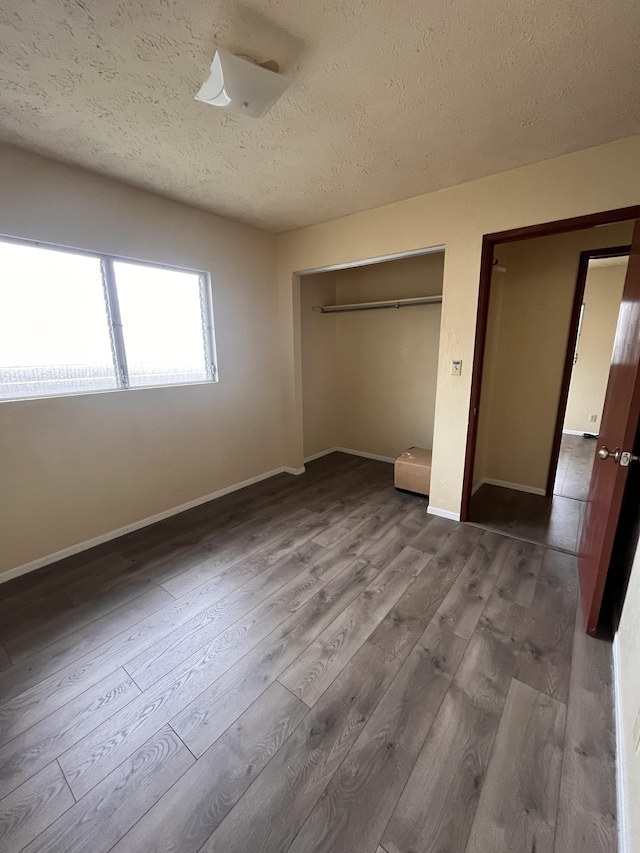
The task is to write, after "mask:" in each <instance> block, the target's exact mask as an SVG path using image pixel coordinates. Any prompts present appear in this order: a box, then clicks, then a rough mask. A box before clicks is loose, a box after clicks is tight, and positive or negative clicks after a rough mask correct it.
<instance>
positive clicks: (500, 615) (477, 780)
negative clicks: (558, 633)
mask: <svg viewBox="0 0 640 853" xmlns="http://www.w3.org/2000/svg"><path fill="white" fill-rule="evenodd" d="M527 627H528V619H527V614H526V611H525V610H524V609H523V608H521V607H519V605H517V604H513V603H512V602H508V601H505V600H503V599H500V598H498V597H497V596H492V597H491V598H490V600H489V602H488V603H487V606H486V608H485V611H484V613H483V615H482V617H481V619H480V622H479V624H478V627H477V628H476V630H475V632H474V634H473V636H472V638H471V640H470V641H469V644H468V646H467V649H466V652H465V654H464V656H463V658H462V661H461V662H460V665H459V667H458V669H457V671H456V674H455V676H454V678H453V682H452V684H451V686H450V688H449V690H448V691H447V693H446V694H445V697H444V699H443V701H442V705H441V706H440V710H439V712H438V715H437V716H436V719H435V721H434V723H433V725H432V727H431V729H430V731H429V734H428V736H427V739H426V741H425V743H424V746H423V748H422V750H421V752H420V754H419V756H418V759H417V761H416V764H415V766H414V768H413V771H412V773H411V776H410V777H409V780H408V782H407V785H406V787H405V789H404V791H403V793H402V796H401V797H400V800H399V801H398V805H397V806H396V809H395V811H394V813H393V815H392V817H391V820H390V821H389V825H388V826H387V829H386V831H385V833H384V834H383V836H382V839H381V842H382V844H383V846H384V847H385V848H386V849H387V850H388V851H389V853H407V851H412V853H440V851H444V850H451V851H454V850H455V851H463V850H464V849H465V845H466V843H467V839H468V835H469V832H470V830H471V824H472V822H473V818H474V815H475V811H476V806H477V804H478V799H479V796H480V791H481V788H482V785H483V782H484V778H485V774H486V772H487V767H488V765H489V759H490V756H491V752H492V750H493V745H494V740H495V736H496V733H497V731H498V725H499V723H500V718H501V715H502V711H503V708H504V703H505V701H506V698H507V693H508V690H509V685H510V683H511V678H512V675H513V670H514V668H515V664H516V659H517V654H518V651H519V648H520V646H521V645H522V642H523V641H524V635H525V632H526V629H527Z"/></svg>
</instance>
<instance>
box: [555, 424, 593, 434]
mask: <svg viewBox="0 0 640 853" xmlns="http://www.w3.org/2000/svg"><path fill="white" fill-rule="evenodd" d="M594 426H595V424H594ZM585 432H589V430H588V429H563V430H562V434H563V435H584V434H585Z"/></svg>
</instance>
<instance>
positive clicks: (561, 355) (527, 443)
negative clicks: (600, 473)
mask: <svg viewBox="0 0 640 853" xmlns="http://www.w3.org/2000/svg"><path fill="white" fill-rule="evenodd" d="M632 228H633V225H632V223H630V222H626V223H619V224H617V225H610V226H606V227H603V228H592V229H590V230H585V231H576V232H573V233H569V234H560V235H557V236H553V237H541V238H537V239H534V240H523V241H519V242H516V243H510V244H508V245H505V246H497V247H496V256H497V257H498V259H499V261H500V264H501V265H503V266H505V267H506V270H507V271H506V273H495V274H494V279H497V278H498V277H500V286H499V289H498V290H496V292H495V294H492V300H491V302H492V303H497V304H494V305H491V309H492V310H491V314H492V320H493V328H492V329H491V330H490V336H491V340H490V342H489V356H490V357H489V359H488V363H487V365H485V373H484V378H483V383H486V384H483V391H482V399H481V404H480V414H479V432H480V434H481V438H482V447H481V451H482V452H481V454H480V455H479V458H478V460H477V464H476V471H475V473H474V481H475V482H478V481H479V480H480V479H482V478H485V479H487V480H489V481H497V482H498V483H509V484H514V485H517V486H521V487H525V488H527V489H531V490H534V491H539V492H542V493H544V490H545V486H546V482H547V476H548V473H549V464H550V461H551V449H552V444H553V437H554V434H555V424H556V418H557V414H558V405H559V401H560V385H561V383H562V374H563V371H564V364H565V356H566V350H567V341H568V336H569V324H570V320H571V312H572V308H573V300H574V294H575V286H576V278H577V274H578V264H579V261H580V252H582V251H584V250H585V249H596V248H600V247H602V246H615V245H622V244H626V243H628V242H630V240H631V232H632ZM618 304H619V301H618ZM498 306H499V308H498ZM498 310H499V315H498ZM496 338H497V340H496ZM611 343H612V339H611ZM610 354H611V349H609V357H610ZM607 373H608V370H607ZM605 385H606V378H605Z"/></svg>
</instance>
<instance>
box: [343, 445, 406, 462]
mask: <svg viewBox="0 0 640 853" xmlns="http://www.w3.org/2000/svg"><path fill="white" fill-rule="evenodd" d="M336 450H337V451H338V452H339V453H350V454H351V455H352V456H364V458H365V459H375V460H376V462H391V464H393V463H394V462H395V461H396V460H395V458H394V457H393V456H378V454H377V453H365V452H364V450H351V449H350V448H348V447H336Z"/></svg>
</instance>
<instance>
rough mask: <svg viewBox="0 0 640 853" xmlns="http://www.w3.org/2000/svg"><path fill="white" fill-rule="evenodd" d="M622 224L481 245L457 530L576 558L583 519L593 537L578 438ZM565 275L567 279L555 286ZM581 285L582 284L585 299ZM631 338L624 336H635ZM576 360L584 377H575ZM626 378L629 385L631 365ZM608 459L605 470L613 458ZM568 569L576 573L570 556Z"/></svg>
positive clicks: (577, 226)
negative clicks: (478, 529) (480, 531)
mask: <svg viewBox="0 0 640 853" xmlns="http://www.w3.org/2000/svg"><path fill="white" fill-rule="evenodd" d="M629 214H632V217H635V216H637V214H638V209H637V208H632V209H626V210H624V211H614V212H611V213H608V214H599V215H597V216H592V217H584V218H581V219H580V220H573V221H572V220H568V221H564V222H559V223H550V224H548V225H546V226H536V227H534V228H531V229H522V230H521V231H516V232H505V233H503V234H495V235H488V236H487V237H485V241H484V247H483V266H482V278H481V288H480V304H479V315H478V328H477V336H476V353H475V363H474V372H473V380H472V404H471V411H470V423H469V436H468V446H467V458H466V469H465V483H464V495H463V506H462V519H463V520H465V521H471V522H472V523H477V524H481V525H482V526H489V527H493V528H494V529H500V530H501V532H504V533H507V534H509V535H513V536H516V537H518V538H523V539H526V540H529V541H533V542H538V543H541V544H544V545H545V546H547V547H553V548H557V549H560V550H564V551H568V552H570V553H576V552H578V551H579V550H580V547H579V543H580V541H581V537H582V540H585V537H584V536H582V533H581V528H582V527H583V525H584V519H585V517H586V518H587V524H586V525H585V533H588V531H589V530H591V532H593V521H594V515H593V512H591V515H590V511H591V510H592V509H593V504H594V501H593V500H591V497H590V498H589V501H587V495H588V493H589V489H588V483H589V474H590V472H591V470H595V469H594V468H593V459H594V456H595V452H596V445H597V438H585V437H584V435H585V434H587V435H592V436H595V437H597V435H598V427H599V422H600V419H601V411H599V406H600V405H601V404H599V403H598V399H597V398H598V396H599V395H600V396H602V386H603V385H606V382H604V381H603V378H602V376H603V371H605V370H606V373H608V369H606V368H607V365H606V363H605V365H604V367H603V366H602V365H600V368H602V369H600V368H598V369H596V367H595V366H594V364H593V363H591V362H590V359H597V358H598V357H599V358H600V360H601V361H602V349H603V347H604V348H606V347H610V346H611V340H608V338H609V337H610V333H611V329H609V330H608V331H607V328H608V327H609V326H611V327H612V326H613V321H611V322H609V321H607V322H605V314H606V313H607V311H608V312H609V315H614V316H615V315H616V314H617V313H618V309H619V305H620V301H619V300H620V288H621V280H622V277H623V273H624V265H623V264H624V263H625V262H626V259H623V260H622V261H621V260H618V261H616V262H612V261H607V262H606V263H605V259H606V258H607V256H610V257H612V256H614V255H618V256H621V254H622V253H621V251H620V250H621V249H625V250H626V251H627V252H628V248H627V246H628V244H629V243H630V241H631V234H632V232H633V222H631V221H628V219H627V217H628V215H629ZM632 217H629V219H631V218H632ZM541 238H542V239H541ZM624 244H626V246H625V245H624ZM590 249H591V251H589V250H590ZM599 256H600V257H599ZM592 261H593V263H592ZM572 265H573V273H572V277H571V278H567V270H568V269H569V268H570V267H571V266H572ZM578 266H579V267H580V270H581V271H582V283H581V280H580V274H579V275H578V281H577V283H576V268H577V267H578ZM560 272H563V275H564V280H561V276H560ZM616 272H617V273H618V284H615V285H614V284H612V285H610V287H609V291H610V292H609V293H608V297H609V303H610V304H609V305H608V307H607V310H606V311H605V310H604V309H603V308H602V306H600V308H598V306H597V298H596V297H597V294H596V291H597V285H596V280H597V279H598V278H600V279H604V278H607V277H608V278H609V279H612V278H613V277H615V273H616ZM634 275H635V274H634ZM587 278H590V279H591V281H590V284H592V285H593V286H592V287H590V288H589V289H588V290H587ZM627 284H628V283H627ZM581 286H582V288H583V291H584V292H582V293H581V292H580V288H581ZM626 286H627V285H626ZM626 286H625V287H626ZM616 287H617V288H618V295H617V297H616V298H617V305H614V304H613V303H614V302H615V300H614V291H615V290H616ZM603 289H604V288H603V287H601V288H600V290H601V296H602V291H603ZM592 290H593V293H592V292H591V291H592ZM585 298H588V299H589V302H590V303H592V304H591V310H590V311H589V314H590V315H591V316H590V320H589V323H590V324H591V325H593V320H594V318H597V324H596V325H597V329H598V335H597V337H598V341H596V343H599V345H600V350H601V351H600V353H599V355H598V353H597V352H596V350H597V349H598V347H597V346H596V347H594V346H593V340H592V342H591V344H589V338H590V337H591V338H592V339H593V334H592V333H591V332H592V331H593V330H591V332H590V331H589V327H588V326H585V325H584V324H585V318H586V313H587V302H585ZM594 300H595V301H594ZM583 305H584V307H583ZM633 310H635V309H633ZM623 314H624V317H625V318H626V321H629V320H630V319H631V318H630V315H629V311H626V313H625V312H620V316H621V318H622V317H623ZM581 318H582V325H581V324H580V319H581ZM578 327H580V328H578ZM634 329H635V327H633V326H632V327H631V332H632V334H631V337H637V335H635V332H634ZM605 339H607V340H605ZM616 346H617V344H616ZM631 349H633V347H631ZM610 352H611V349H609V353H610ZM634 352H635V350H634ZM576 356H577V361H576V365H574V364H573V361H574V360H575V359H576ZM634 357H635V356H634ZM636 360H637V361H640V354H639V355H638V359H636ZM580 362H581V368H583V367H587V368H588V369H587V370H586V371H584V370H578V369H577V364H578V363H580ZM574 368H576V369H575V370H574ZM599 370H600V373H599V375H600V380H599V381H596V380H597V374H598V372H599ZM634 370H635V372H634V373H633V376H632V377H631V379H633V380H634V381H635V376H636V373H637V365H636V366H635V368H634ZM581 373H582V374H583V375H582V379H581ZM611 373H612V375H613V370H612V371H611ZM572 375H573V379H574V382H573V383H571V378H572ZM586 378H589V379H590V380H591V386H592V387H591V388H590V389H589V388H587V386H586V385H585V379H586ZM571 385H573V387H571ZM631 385H633V382H632V383H631ZM587 392H589V393H587ZM629 393H631V392H629ZM589 395H590V396H589ZM579 404H583V405H584V407H586V410H587V411H586V412H584V410H583V409H581V407H580V405H579ZM610 408H611V407H610ZM622 408H624V409H625V411H627V410H628V413H631V409H632V408H633V407H629V406H626V403H625V405H624V406H623V407H622ZM584 417H586V423H587V426H585V422H584V420H583V418H584ZM571 424H573V426H572V425H571ZM589 424H591V425H592V426H591V427H589ZM631 428H632V427H631V426H629V428H628V429H626V431H625V435H626V436H628V435H630V434H631V432H630V430H631ZM563 430H564V432H563ZM625 440H627V441H628V439H625ZM610 455H611V457H614V461H616V462H617V460H618V458H619V455H620V454H619V453H614V452H611V454H610ZM602 458H604V457H602ZM612 464H613V462H612ZM596 468H597V466H596ZM589 508H590V509H589ZM618 510H619V507H618ZM616 520H617V519H616ZM614 532H615V530H614ZM586 541H587V543H589V541H590V540H589V537H588V536H587V537H586ZM594 544H595V545H596V546H597V547H596V550H598V549H599V546H598V543H597V542H596V543H594V541H593V536H592V537H591V545H590V547H591V548H593V546H594ZM579 562H580V563H581V575H582V563H586V556H585V555H584V554H583V553H582V552H581V555H580V558H579ZM603 582H604V581H603ZM583 593H584V588H583ZM583 597H584V596H583ZM595 613H596V617H597V611H595ZM592 617H593V613H592ZM591 623H593V618H591ZM593 627H594V625H593V624H591V629H593Z"/></svg>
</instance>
